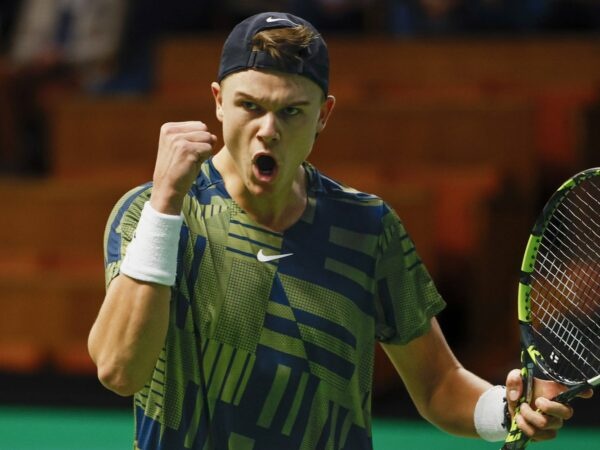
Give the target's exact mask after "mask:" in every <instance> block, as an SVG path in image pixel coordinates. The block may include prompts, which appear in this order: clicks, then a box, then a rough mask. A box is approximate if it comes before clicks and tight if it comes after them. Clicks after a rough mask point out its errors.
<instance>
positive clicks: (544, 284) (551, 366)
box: [502, 168, 600, 450]
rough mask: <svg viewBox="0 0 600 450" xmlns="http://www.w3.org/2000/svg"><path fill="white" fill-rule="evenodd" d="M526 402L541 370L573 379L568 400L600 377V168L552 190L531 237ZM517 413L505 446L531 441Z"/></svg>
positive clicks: (523, 283) (523, 316)
mask: <svg viewBox="0 0 600 450" xmlns="http://www.w3.org/2000/svg"><path fill="white" fill-rule="evenodd" d="M518 304H519V307H518V315H519V326H520V332H521V362H522V369H521V376H522V377H523V380H524V383H523V386H524V387H523V396H522V397H521V398H520V399H519V406H518V407H517V410H516V413H515V417H516V415H517V414H518V412H519V410H520V405H521V404H522V403H523V402H530V401H531V396H532V384H533V376H534V371H535V375H536V376H539V377H543V378H548V379H551V380H554V381H557V382H559V383H562V384H564V385H566V386H568V387H569V389H568V390H566V391H565V392H563V393H561V394H559V395H558V396H557V397H555V398H554V400H555V401H558V402H562V403H567V402H569V401H570V400H572V399H573V398H574V397H575V396H576V395H577V394H579V393H580V392H582V391H584V390H587V389H589V388H594V387H596V386H598V385H600V168H594V169H588V170H585V171H583V172H580V173H578V174H577V175H575V176H574V177H572V178H571V179H570V180H568V181H567V182H565V183H564V184H563V185H562V186H561V187H560V188H559V189H558V190H557V191H556V192H555V193H554V195H553V196H552V197H551V198H550V200H549V201H548V203H546V206H545V207H544V210H543V211H542V214H541V215H540V217H538V219H537V222H536V223H535V226H534V227H533V230H532V232H531V236H530V237H529V241H528V243H527V248H526V249H525V255H524V257H523V263H522V266H521V280H520V283H519V292H518ZM528 442H529V437H528V436H527V435H526V434H525V433H523V432H522V431H521V430H520V429H519V427H518V426H517V424H516V420H515V419H514V418H513V421H512V424H511V427H510V431H509V433H508V436H507V438H506V441H505V443H504V446H503V447H502V450H517V449H523V448H525V447H526V446H527V443H528Z"/></svg>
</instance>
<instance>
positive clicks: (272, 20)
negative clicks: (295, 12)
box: [266, 16, 298, 25]
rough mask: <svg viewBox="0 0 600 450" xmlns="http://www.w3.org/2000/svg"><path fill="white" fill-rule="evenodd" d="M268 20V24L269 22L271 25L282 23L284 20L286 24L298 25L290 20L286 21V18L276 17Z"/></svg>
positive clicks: (270, 17)
mask: <svg viewBox="0 0 600 450" xmlns="http://www.w3.org/2000/svg"><path fill="white" fill-rule="evenodd" d="M266 20H267V22H269V23H272V22H281V21H282V20H283V21H285V22H289V23H291V24H294V25H298V24H297V23H294V22H292V21H291V20H290V19H285V18H283V17H281V18H276V17H273V16H269V17H267V19H266Z"/></svg>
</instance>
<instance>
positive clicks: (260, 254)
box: [256, 248, 293, 262]
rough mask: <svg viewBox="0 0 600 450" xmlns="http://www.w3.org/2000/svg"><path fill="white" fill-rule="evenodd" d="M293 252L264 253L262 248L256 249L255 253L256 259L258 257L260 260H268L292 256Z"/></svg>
mask: <svg viewBox="0 0 600 450" xmlns="http://www.w3.org/2000/svg"><path fill="white" fill-rule="evenodd" d="M292 255H293V253H284V254H282V255H265V254H264V252H263V250H262V248H261V249H260V250H259V251H258V253H257V254H256V259H258V260H259V261H260V262H269V261H275V260H277V259H281V258H287V257H288V256H292Z"/></svg>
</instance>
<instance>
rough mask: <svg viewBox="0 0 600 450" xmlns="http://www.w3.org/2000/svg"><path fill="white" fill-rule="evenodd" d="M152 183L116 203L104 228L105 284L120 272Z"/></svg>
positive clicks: (127, 194) (126, 195) (134, 190)
mask: <svg viewBox="0 0 600 450" xmlns="http://www.w3.org/2000/svg"><path fill="white" fill-rule="evenodd" d="M150 192H151V189H150V185H144V186H142V187H138V188H135V189H132V190H131V191H129V192H128V193H126V194H125V195H124V196H123V197H121V199H120V200H119V201H118V202H117V203H116V204H115V206H114V207H113V210H112V212H111V213H110V216H109V218H108V221H107V223H106V228H105V230H104V274H105V285H106V287H108V285H109V284H110V283H111V281H112V280H113V279H114V278H115V277H116V276H117V275H118V274H119V268H120V267H121V261H122V259H123V256H124V255H125V250H127V246H128V245H129V243H130V242H131V240H132V239H133V235H134V233H135V229H136V228H137V224H138V221H139V219H140V216H141V214H142V209H143V207H144V204H145V203H146V202H147V201H148V200H149V199H150Z"/></svg>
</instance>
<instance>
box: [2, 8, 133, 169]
mask: <svg viewBox="0 0 600 450" xmlns="http://www.w3.org/2000/svg"><path fill="white" fill-rule="evenodd" d="M126 10H127V2H126V1H123V0H25V1H24V2H22V3H21V6H20V8H19V10H18V13H17V14H18V15H17V17H16V20H15V24H14V30H13V33H12V37H11V41H10V43H9V47H8V52H7V55H6V58H5V60H4V61H3V62H2V66H3V69H2V78H3V80H2V83H0V89H2V92H0V99H1V100H2V102H3V105H2V107H1V108H0V114H1V115H2V117H0V119H3V121H4V119H6V121H7V123H12V124H13V126H12V130H13V134H14V135H13V136H12V137H9V136H5V137H4V138H3V140H2V142H3V143H4V144H5V145H12V148H8V149H7V148H4V149H2V154H3V155H4V156H3V160H2V168H3V169H4V170H3V171H4V172H7V171H8V172H17V173H25V174H42V173H44V172H45V171H46V170H47V168H48V167H47V166H48V162H47V148H46V146H47V143H46V135H47V130H46V120H45V113H44V109H45V106H47V104H48V102H49V101H51V98H52V95H53V93H55V92H56V91H60V92H62V91H64V90H74V89H76V90H77V89H84V90H87V89H90V90H91V89H94V87H95V86H97V85H100V84H102V83H103V82H104V81H105V80H106V79H108V78H109V76H110V74H111V73H112V71H113V70H114V66H115V61H116V55H117V53H118V50H119V46H120V44H121V40H120V37H121V32H122V26H123V23H124V19H125V14H126ZM7 115H10V117H4V116H7ZM2 131H4V132H5V133H6V132H8V130H2Z"/></svg>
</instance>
